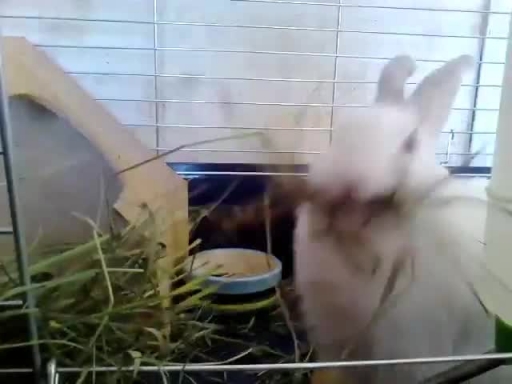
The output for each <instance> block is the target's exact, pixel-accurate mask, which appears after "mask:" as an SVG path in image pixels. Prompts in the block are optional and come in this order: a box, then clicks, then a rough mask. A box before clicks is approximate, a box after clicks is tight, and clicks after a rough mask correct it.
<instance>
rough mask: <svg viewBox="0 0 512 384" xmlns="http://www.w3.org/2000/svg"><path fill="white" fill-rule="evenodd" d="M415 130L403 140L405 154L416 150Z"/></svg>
mask: <svg viewBox="0 0 512 384" xmlns="http://www.w3.org/2000/svg"><path fill="white" fill-rule="evenodd" d="M416 132H417V131H416V130H414V131H413V132H412V133H411V134H410V135H409V136H408V137H407V139H405V141H404V143H403V151H404V152H405V153H407V154H410V153H412V152H413V151H414V149H415V148H416V142H417V138H416Z"/></svg>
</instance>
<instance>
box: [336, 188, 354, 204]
mask: <svg viewBox="0 0 512 384" xmlns="http://www.w3.org/2000/svg"><path fill="white" fill-rule="evenodd" d="M358 195H359V194H358V188H357V187H356V186H355V185H348V186H346V187H345V188H343V189H342V191H341V193H340V194H339V195H338V196H337V198H336V200H337V201H338V202H340V203H346V202H354V201H357V200H358Z"/></svg>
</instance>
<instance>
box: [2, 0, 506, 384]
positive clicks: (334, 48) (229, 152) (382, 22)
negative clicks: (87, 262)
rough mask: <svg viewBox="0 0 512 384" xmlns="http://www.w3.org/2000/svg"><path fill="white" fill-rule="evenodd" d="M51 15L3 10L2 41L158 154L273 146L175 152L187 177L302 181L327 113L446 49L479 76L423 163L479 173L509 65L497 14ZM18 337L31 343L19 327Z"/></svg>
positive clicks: (213, 0) (461, 4) (131, 9)
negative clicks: (383, 73) (72, 81)
mask: <svg viewBox="0 0 512 384" xmlns="http://www.w3.org/2000/svg"><path fill="white" fill-rule="evenodd" d="M51 3H52V4H51V6H50V4H46V5H44V6H43V5H42V4H40V3H39V2H37V1H33V0H23V1H20V0H16V1H9V0H7V1H3V2H1V3H0V26H1V31H2V34H3V35H21V36H25V37H27V38H28V39H29V40H30V41H31V42H32V43H33V44H34V45H35V46H37V47H39V48H41V49H43V50H45V51H46V52H48V53H49V54H50V56H51V57H53V58H54V59H55V60H56V61H57V62H58V63H59V64H60V65H62V67H63V68H64V69H65V71H66V73H67V74H69V75H71V76H73V77H75V78H76V79H77V80H78V81H79V82H80V83H81V84H82V85H83V86H84V87H85V88H86V89H87V90H88V91H90V93H91V94H92V95H93V96H94V97H95V99H96V100H97V101H100V102H101V103H103V104H104V105H105V106H107V108H108V109H109V110H111V111H112V112H113V113H114V115H115V116H116V117H117V118H118V119H119V120H120V121H121V122H122V123H123V124H124V125H125V126H126V127H127V129H132V130H134V131H135V132H136V135H137V136H138V137H139V138H140V139H141V141H143V142H144V143H145V144H147V145H148V146H149V147H150V148H152V149H154V150H155V152H156V153H163V152H165V151H167V150H169V149H171V147H174V146H176V145H179V144H183V143H187V142H190V141H193V140H192V139H193V138H194V137H201V138H203V137H204V138H215V137H218V136H223V135H225V134H226V133H234V132H241V131H244V132H253V131H262V132H264V133H266V134H268V135H269V136H270V137H271V138H272V139H273V141H274V142H275V144H276V147H275V149H272V150H271V149H269V148H268V147H265V146H264V145H263V144H262V143H261V142H260V141H258V140H252V141H251V140H247V141H244V142H228V143H223V144H206V145H204V146H200V147H195V148H185V149H183V150H182V151H180V152H179V153H177V154H173V155H172V157H171V156H170V157H168V159H167V160H168V161H169V163H170V164H171V166H173V167H174V168H175V169H176V170H177V171H178V173H180V174H181V175H183V176H184V177H186V178H192V177H197V176H202V175H209V176H233V175H245V176H254V177H259V176H262V175H263V173H262V172H260V171H258V170H257V171H255V169H257V168H255V167H254V166H255V165H260V164H268V163H271V164H275V163H279V164H286V165H290V172H291V173H294V174H299V173H301V172H304V166H307V163H308V162H309V160H310V159H311V158H313V157H314V156H315V155H317V154H318V153H321V152H322V151H323V150H324V149H325V148H327V147H328V145H329V143H330V141H331V140H332V137H333V136H334V135H337V134H343V132H339V131H338V130H337V128H336V127H337V126H338V119H339V117H338V111H340V110H342V109H347V108H365V107H366V106H367V105H368V104H369V102H370V101H371V100H370V99H371V97H372V95H373V91H374V88H375V86H376V80H377V75H378V73H379V70H380V68H381V67H382V65H383V64H384V63H385V62H386V60H388V59H390V58H391V57H393V56H394V55H396V54H398V53H404V52H405V53H409V54H411V55H413V56H415V58H416V59H417V61H418V67H419V68H418V75H415V76H414V78H413V79H412V80H411V82H410V83H408V87H410V86H413V85H415V84H417V82H418V80H419V79H420V78H421V77H422V76H423V75H424V74H425V73H426V72H428V71H430V70H431V69H432V68H434V67H436V66H438V65H439V64H440V63H443V62H446V61H447V60H449V59H450V58H452V57H454V56H455V55H456V54H457V53H461V54H462V53H469V54H471V55H472V56H473V57H475V58H476V60H477V63H478V65H477V66H476V68H475V70H474V72H472V73H471V75H470V76H469V77H468V78H466V79H465V82H464V84H463V86H462V91H461V94H460V96H459V97H458V99H457V102H456V105H455V107H454V109H453V112H452V116H451V117H450V121H449V123H448V124H447V126H446V129H445V131H444V132H443V135H442V139H441V141H440V143H439V146H438V153H437V155H438V159H439V161H440V162H441V163H443V164H445V165H446V166H448V167H450V168H452V170H453V171H454V172H455V173H458V174H460V175H461V176H472V177H473V176H482V177H484V178H487V177H488V176H489V175H490V172H491V166H492V156H493V152H494V144H495V137H496V129H497V126H498V116H499V112H500V97H501V88H502V78H503V73H504V70H505V68H506V66H507V65H508V63H507V62H506V59H505V58H506V53H507V43H508V40H509V21H510V16H511V11H512V4H510V2H507V1H498V0H474V1H473V0H471V1H457V2H453V1H428V0H424V1H384V0H371V1H370V0H367V1H359V0H352V1H345V0H318V1H317V0H311V1H302V0H298V1H295V0H294V1H292V0H236V1H228V0H196V1H193V2H191V1H186V0H171V1H165V2H164V1H159V0H154V1H153V2H138V1H125V0H123V1H110V2H102V1H93V2H87V4H85V3H82V2H81V1H78V0H77V1H60V0H52V2H51ZM397 19H399V20H400V22H397ZM0 79H1V73H0ZM0 91H2V94H1V95H0V96H1V99H2V108H0V128H1V130H0V132H1V141H2V144H3V152H2V154H3V156H4V166H5V174H6V185H7V189H8V195H9V205H10V207H11V217H12V228H4V229H0V234H1V235H2V236H3V235H13V236H14V239H15V242H14V244H15V248H16V249H15V250H16V254H17V257H18V263H19V269H20V279H21V284H23V285H30V278H29V276H28V274H27V265H28V261H27V250H26V249H25V248H26V245H25V244H24V240H23V237H24V234H23V225H22V224H23V223H21V222H20V221H19V220H18V214H17V212H18V211H19V209H20V202H19V200H18V199H17V188H18V187H17V181H16V180H17V176H16V161H15V156H16V153H15V147H14V146H13V142H12V141H13V140H12V136H13V134H14V133H13V132H12V129H11V128H10V119H9V112H8V108H7V101H6V99H7V97H6V94H5V93H3V87H2V83H0ZM477 151H480V152H478V154H477V155H476V156H475V154H476V153H477ZM468 157H472V158H473V159H472V161H471V163H470V164H469V166H468V165H467V164H466V163H465V159H466V158H468ZM268 174H270V173H265V175H268ZM23 302H24V303H25V305H26V306H28V307H29V308H35V306H36V303H35V302H34V299H33V297H32V295H31V293H30V291H27V292H26V294H25V297H24V298H23ZM12 304H13V303H2V305H12ZM14 304H19V303H14ZM29 330H30V332H31V339H32V340H34V341H36V340H37V339H38V334H37V326H36V324H35V319H34V318H33V317H30V319H29ZM34 345H36V343H34ZM32 352H33V367H27V369H26V370H30V371H31V370H34V371H35V372H37V373H38V377H41V376H42V375H41V374H42V373H46V374H47V377H46V382H47V383H48V384H58V383H59V375H61V374H65V373H69V372H78V371H80V368H79V367H77V368H76V369H75V368H61V367H59V362H58V361H51V362H41V357H40V351H39V348H38V347H37V346H34V348H33V351H32ZM510 358H512V353H510V354H504V353H500V354H497V353H495V354H492V353H491V354H482V355H474V356H451V357H437V358H424V359H423V358H422V359H410V360H393V361H391V360H390V361H365V362H335V363H328V364H327V363H303V364H281V365H265V364H261V365H217V366H207V365H187V366H185V367H184V366H182V365H175V366H166V367H143V368H141V370H142V371H144V370H145V371H150V372H158V371H160V370H166V371H182V370H185V371H186V370H190V371H198V370H210V371H236V370H250V371H267V370H293V369H316V368H325V367H352V366H373V365H380V364H429V363H430V364H436V363H443V362H466V361H468V362H476V363H481V362H488V361H489V360H492V361H493V364H495V363H496V362H498V363H497V364H496V365H499V364H502V363H503V362H504V361H506V360H507V359H510ZM43 363H44V364H47V366H43V365H42V364H43ZM493 366H494V365H493ZM491 368H492V367H491V366H489V365H486V366H485V367H480V368H479V367H478V366H476V365H474V364H473V365H471V369H470V370H469V371H467V370H463V372H462V373H461V372H455V373H453V372H452V373H449V375H450V374H452V375H454V376H455V377H457V375H459V376H458V377H459V378H460V377H465V378H468V377H470V376H471V375H477V373H478V372H480V371H484V370H485V369H491ZM95 369H96V370H98V371H99V372H101V371H103V372H108V371H110V370H114V368H113V367H97V368H95ZM134 369H135V368H134V367H126V370H134ZM22 371H23V370H22ZM468 372H470V373H468ZM471 372H472V373H471ZM2 373H8V372H7V371H6V372H4V371H0V375H1V374H2ZM468 375H469V376H468ZM448 377H449V376H448ZM443 380H445V381H443ZM450 380H452V381H450ZM456 380H457V379H454V378H451V379H450V378H447V377H440V378H433V379H432V380H431V381H429V382H432V383H434V382H461V381H462V379H459V381H456Z"/></svg>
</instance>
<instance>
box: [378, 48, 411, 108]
mask: <svg viewBox="0 0 512 384" xmlns="http://www.w3.org/2000/svg"><path fill="white" fill-rule="evenodd" d="M415 70H416V63H415V62H414V60H413V59H412V58H411V57H410V56H407V55H400V56H395V57H394V58H393V59H391V60H390V61H389V62H388V63H387V64H386V65H385V66H384V68H383V69H382V72H381V73H380V77H379V82H378V83H377V97H376V99H375V101H376V102H378V103H379V102H380V103H382V102H383V103H400V102H402V101H403V100H404V86H405V82H406V81H407V79H408V78H409V77H411V76H412V74H413V73H414V71H415Z"/></svg>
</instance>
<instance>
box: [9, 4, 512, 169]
mask: <svg viewBox="0 0 512 384" xmlns="http://www.w3.org/2000/svg"><path fill="white" fill-rule="evenodd" d="M313 2H319V3H322V4H321V5H301V4H276V3H274V4H268V3H267V4H266V3H251V2H237V1H229V0H194V1H190V0H167V1H157V3H158V4H157V12H156V13H157V14H156V18H157V19H158V20H159V21H173V22H175V21H182V22H189V23H217V24H224V25H226V24H227V25H260V26H261V25H263V26H284V27H299V29H300V28H302V29H301V30H297V29H295V30H290V29H272V28H225V27H206V26H198V25H193V26H192V25H162V24H160V25H158V27H156V28H154V26H153V25H152V24H151V23H142V24H137V23H119V22H116V23H114V22H90V21H59V20H36V19H23V18H3V19H0V22H1V25H2V28H3V33H4V34H8V35H23V36H26V37H28V38H29V39H30V40H31V41H32V42H33V43H35V44H40V45H43V46H44V48H43V49H45V50H46V51H47V52H49V53H50V54H51V55H52V57H54V58H55V59H56V60H57V61H58V62H59V63H60V64H61V65H62V66H63V67H64V68H65V70H66V71H68V72H71V73H75V74H74V75H73V76H76V78H77V79H78V80H79V81H80V83H81V84H83V85H84V86H85V87H86V88H87V89H88V90H89V91H90V92H91V93H92V94H93V95H94V97H96V98H99V99H110V100H103V101H102V102H103V103H104V104H105V105H106V106H107V107H108V108H109V109H110V110H111V111H112V112H113V113H115V115H116V116H117V117H118V119H119V120H120V121H121V122H123V123H124V124H126V125H127V127H129V128H130V129H133V130H134V131H135V132H136V134H137V136H138V137H139V138H140V139H141V140H142V141H143V142H144V143H146V144H147V145H148V146H150V147H152V148H160V149H167V148H172V147H175V146H177V145H179V144H182V143H187V142H192V141H195V140H201V139H206V138H213V137H217V136H224V135H229V134H232V133H234V132H239V130H238V129H235V128H230V127H246V128H258V127H259V128H276V129H275V130H272V131H270V132H271V133H272V138H273V140H274V142H275V149H277V150H281V151H292V152H293V151H296V152H300V153H299V154H297V156H296V157H295V161H300V162H307V161H308V159H309V158H310V157H311V156H314V154H306V153H315V152H318V151H322V150H323V149H325V148H326V146H327V145H328V143H329V137H330V132H329V127H330V125H331V108H330V107H328V106H311V107H309V108H306V110H304V108H305V107H301V106H283V105H254V104H249V105H247V104H245V105H243V104H242V105H241V104H236V105H229V104H214V103H178V102H170V101H162V102H160V103H154V102H153V101H154V100H175V101H176V100H189V101H190V100H209V101H228V102H229V101H237V102H249V103H278V104H279V103H281V104H282V103H306V104H310V103H313V104H326V105H330V104H332V102H333V95H334V104H336V105H339V106H341V107H336V108H334V113H333V114H332V115H333V126H334V129H335V130H336V129H338V131H336V134H343V132H342V131H340V130H339V128H338V127H339V126H340V111H341V110H342V108H346V107H347V106H348V105H361V104H367V103H369V102H370V101H371V98H372V96H373V92H374V90H375V85H374V84H373V82H374V81H375V80H376V79H377V76H378V73H379V69H380V68H381V67H382V65H383V64H384V63H385V61H384V60H381V59H378V58H390V57H392V56H394V55H396V54H399V53H409V54H411V55H414V56H415V57H416V58H417V59H423V60H426V61H420V62H419V68H418V73H417V74H416V75H415V76H414V78H412V79H411V82H417V81H418V79H420V78H421V77H422V76H423V75H424V74H425V73H426V71H429V70H431V69H432V68H434V67H436V66H438V65H440V63H439V62H435V61H442V60H448V59H450V58H452V57H454V56H456V55H458V54H461V53H469V54H471V55H473V56H475V57H476V58H478V56H479V52H480V49H481V47H480V43H481V41H482V40H481V39H478V38H464V37H463V36H476V35H479V34H481V33H482V32H483V33H484V34H485V33H486V32H488V33H489V35H491V36H494V37H500V36H506V35H507V28H508V17H509V16H508V15H499V14H491V15H489V21H488V23H489V25H488V27H487V28H484V27H485V26H486V24H485V23H486V15H485V14H480V13H477V12H452V11H450V10H453V9H460V10H485V9H486V7H489V6H490V9H491V10H492V11H498V12H501V11H504V12H509V11H510V8H511V7H512V5H511V4H510V1H506V0H345V1H344V2H343V4H346V5H351V6H354V5H364V6H365V7H363V8H358V7H343V8H341V21H340V25H338V10H339V7H337V6H329V3H332V4H333V5H335V4H337V3H338V0H308V3H313ZM371 6H383V8H375V7H373V8H372V7H371ZM386 7H387V8H386ZM389 7H405V8H409V9H407V10H400V9H388V8H389ZM413 8H437V9H446V11H436V12H433V11H429V10H414V9H413ZM0 15H3V16H6V15H11V16H45V17H68V18H69V17H72V18H85V19H94V18H100V19H115V20H139V21H148V22H151V21H153V19H154V16H155V15H154V9H153V2H152V1H141V0H109V1H104V0H46V1H45V2H44V5H42V2H41V1H38V0H0ZM304 28H309V30H304ZM311 29H323V30H320V31H319V30H311ZM337 29H341V30H342V32H340V33H339V34H338V33H337V31H336V30H337ZM486 29H487V31H486ZM350 31H351V32H350ZM361 31H363V32H367V33H360V32H361ZM155 32H156V33H155ZM369 32H379V33H369ZM400 34H402V35H400ZM406 34H408V35H406ZM421 34H430V35H444V36H446V35H449V36H452V37H434V36H431V37H425V36H420V35H421ZM453 36H459V37H453ZM155 37H156V39H155ZM48 45H69V46H76V47H79V46H89V47H91V46H92V47H98V46H106V47H110V48H112V47H125V48H126V49H122V50H121V49H100V48H87V49H84V48H69V47H68V48H63V47H55V46H54V47H49V46H48ZM155 45H156V46H158V47H185V48H201V49H214V50H215V49H221V50H243V51H274V52H281V51H287V52H299V53H302V54H295V55H292V54H262V53H233V52H211V51H210V52H205V51H199V52H198V51H193V50H186V51H183V50H182V51H180V50H159V51H157V52H155V51H154V50H153V47H154V46H155ZM132 48H142V49H132ZM484 48H485V49H484V57H483V60H484V61H492V62H502V61H503V59H504V55H505V42H504V41H503V40H500V39H496V40H488V41H487V42H486V44H485V47H484ZM337 49H338V55H341V56H348V57H339V58H338V59H337V63H336V59H335V54H336V50H337ZM307 53H317V54H319V55H316V56H315V55H307ZM358 56H364V57H372V59H361V58H357V57H358ZM432 60H433V61H434V62H431V61H432ZM335 65H337V77H336V80H337V81H338V83H337V84H336V89H335V92H333V87H334V85H333V82H332V79H333V76H334V73H335ZM79 72H82V73H83V72H88V73H102V74H98V75H93V74H76V73H79ZM113 73H117V74H124V75H109V74H113ZM155 73H158V74H160V75H162V76H159V77H154V76H152V75H154V74H155ZM137 74H138V75H137ZM141 75H142V76H141ZM164 75H193V76H207V77H237V78H245V79H247V78H254V77H258V78H278V79H308V80H311V81H307V82H305V81H256V80H240V79H236V80H212V79H198V78H177V77H166V76H164ZM501 75H502V65H500V64H484V65H483V66H482V76H481V79H480V82H481V83H482V84H485V85H491V86H492V85H494V87H484V88H482V89H481V90H480V92H479V95H478V99H477V104H476V108H477V109H478V108H487V109H497V108H498V106H499V105H498V102H499V94H500V90H499V87H496V86H497V85H500V82H501ZM476 78H477V71H476V70H475V72H474V73H473V74H470V75H469V76H468V78H466V79H465V83H466V84H468V86H465V87H463V89H462V91H461V93H460V95H459V97H458V100H457V103H456V108H458V110H455V111H453V113H452V116H451V117H450V122H449V124H448V126H447V127H446V131H455V132H461V131H462V132H467V131H468V130H470V129H471V121H472V120H473V118H474V120H475V124H474V128H475V130H476V131H479V132H484V131H486V132H489V131H491V132H493V131H494V130H495V125H496V116H497V112H496V111H476V112H475V116H474V117H473V111H472V108H474V107H475V105H473V102H474V97H475V90H476V87H475V86H474V84H475V81H476ZM313 80H323V81H321V82H315V81H313ZM112 99H124V100H131V101H120V100H117V101H114V100H112ZM134 100H135V101H134ZM144 100H147V101H144ZM157 124H160V127H159V128H158V129H157V127H156V125H157ZM277 128H286V129H277ZM300 128H308V129H306V130H304V129H302V130H301V129H300ZM267 132H268V131H267ZM450 136H451V135H449V134H446V135H443V138H442V140H441V141H440V145H439V153H440V156H439V159H440V160H446V159H448V160H449V161H450V162H451V163H452V164H457V163H458V162H460V160H461V159H462V156H460V155H457V154H460V153H466V152H468V150H469V146H470V144H469V140H468V139H469V135H467V134H455V135H454V140H452V142H451V145H450V153H451V154H452V155H451V156H450V157H449V158H446V155H445V154H444V153H445V152H447V146H448V141H449V138H450ZM482 143H486V144H488V148H487V149H486V151H487V152H488V151H492V143H493V135H478V138H475V139H474V140H473V142H472V143H471V147H472V148H473V149H478V148H479V147H480V146H481V145H482ZM205 148H207V149H214V150H215V151H207V150H205ZM265 149H266V148H265V147H264V145H263V144H262V142H261V140H260V139H258V138H251V139H246V140H244V141H243V142H242V141H237V142H224V143H216V144H209V145H207V146H204V147H203V148H201V149H200V150H198V149H196V150H191V151H183V152H181V153H179V154H177V155H173V156H172V157H171V158H169V160H170V161H199V162H262V161H269V160H270V161H290V159H291V157H290V156H284V157H276V156H269V155H268V154H264V153H262V152H263V151H264V150H265ZM222 150H228V151H227V152H223V151H222ZM487 159H489V156H483V157H482V158H481V159H480V160H479V161H480V163H482V162H485V161H486V160H487Z"/></svg>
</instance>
